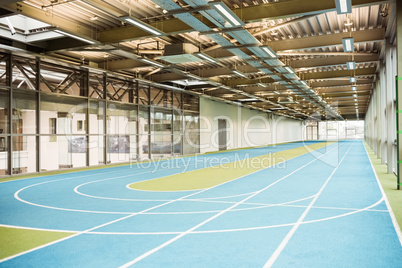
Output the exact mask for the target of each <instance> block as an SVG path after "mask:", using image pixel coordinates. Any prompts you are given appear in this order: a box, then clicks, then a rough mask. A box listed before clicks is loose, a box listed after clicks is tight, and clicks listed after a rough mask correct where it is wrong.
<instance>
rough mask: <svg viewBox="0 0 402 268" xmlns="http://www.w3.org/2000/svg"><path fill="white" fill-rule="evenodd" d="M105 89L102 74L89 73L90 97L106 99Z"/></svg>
mask: <svg viewBox="0 0 402 268" xmlns="http://www.w3.org/2000/svg"><path fill="white" fill-rule="evenodd" d="M104 93H105V89H104V88H103V75H102V74H93V73H90V74H89V97H90V98H95V99H104Z"/></svg>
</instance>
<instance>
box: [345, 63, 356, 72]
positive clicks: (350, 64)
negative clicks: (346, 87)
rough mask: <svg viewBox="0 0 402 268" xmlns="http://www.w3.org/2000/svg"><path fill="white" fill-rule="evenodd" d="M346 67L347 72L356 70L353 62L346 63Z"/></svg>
mask: <svg viewBox="0 0 402 268" xmlns="http://www.w3.org/2000/svg"><path fill="white" fill-rule="evenodd" d="M346 66H347V67H348V70H355V69H356V63H355V62H354V61H348V62H347V63H346Z"/></svg>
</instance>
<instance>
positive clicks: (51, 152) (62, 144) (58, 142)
mask: <svg viewBox="0 0 402 268" xmlns="http://www.w3.org/2000/svg"><path fill="white" fill-rule="evenodd" d="M86 111H87V100H85V99H78V98H71V97H65V96H60V95H57V96H52V95H42V96H41V111H40V124H41V125H40V133H41V134H46V135H45V136H42V137H41V139H40V141H41V145H40V146H41V170H54V169H63V168H72V167H84V166H86V154H87V136H86V133H87V131H86V120H87V118H86ZM79 121H81V124H82V126H83V128H81V129H79V125H80V124H79V123H78V122H79Z"/></svg>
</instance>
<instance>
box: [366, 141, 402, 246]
mask: <svg viewBox="0 0 402 268" xmlns="http://www.w3.org/2000/svg"><path fill="white" fill-rule="evenodd" d="M363 147H364V151H365V152H366V155H367V158H368V160H369V162H370V165H371V169H372V171H373V173H374V175H375V178H376V180H377V184H378V187H379V188H380V191H381V193H382V196H383V198H384V200H385V204H386V205H387V209H388V211H389V216H390V217H391V221H392V224H393V225H394V229H395V232H396V235H397V236H398V239H399V243H400V244H401V246H402V231H401V227H402V226H401V227H399V224H398V220H397V219H396V216H395V214H394V211H393V210H392V207H391V204H390V203H389V200H388V197H387V195H386V194H385V191H384V189H383V188H382V184H381V182H380V179H379V178H378V176H377V172H376V171H375V168H374V166H373V163H372V162H371V158H370V155H369V154H368V152H367V149H366V146H364V144H363Z"/></svg>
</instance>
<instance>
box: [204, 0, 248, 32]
mask: <svg viewBox="0 0 402 268" xmlns="http://www.w3.org/2000/svg"><path fill="white" fill-rule="evenodd" d="M209 5H210V6H211V7H212V8H213V9H215V10H216V11H217V12H218V13H219V14H220V15H221V16H222V17H223V18H224V19H226V21H227V22H229V24H230V25H231V26H232V27H235V26H236V27H239V26H244V25H245V23H244V22H243V21H242V20H241V19H240V18H239V17H237V16H236V15H235V14H234V13H233V12H232V10H230V8H228V7H227V6H226V5H225V4H224V3H222V2H213V3H210V4H209Z"/></svg>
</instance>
